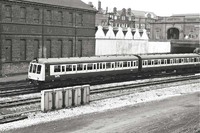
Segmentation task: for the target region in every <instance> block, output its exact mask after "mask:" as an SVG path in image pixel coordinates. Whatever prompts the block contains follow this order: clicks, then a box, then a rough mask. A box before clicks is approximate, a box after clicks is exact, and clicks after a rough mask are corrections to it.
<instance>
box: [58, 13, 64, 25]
mask: <svg viewBox="0 0 200 133" xmlns="http://www.w3.org/2000/svg"><path fill="white" fill-rule="evenodd" d="M58 24H59V25H62V24H63V12H62V11H59V12H58Z"/></svg>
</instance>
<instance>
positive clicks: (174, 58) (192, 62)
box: [140, 54, 200, 73]
mask: <svg viewBox="0 0 200 133" xmlns="http://www.w3.org/2000/svg"><path fill="white" fill-rule="evenodd" d="M140 57H141V60H142V61H141V67H142V68H141V69H142V71H143V72H152V73H153V72H154V73H155V71H157V72H163V71H165V72H169V71H176V72H178V71H179V72H181V71H185V70H190V68H191V69H193V70H195V69H196V70H198V69H199V68H200V55H198V54H157V55H141V56H140ZM185 72H186V71H185Z"/></svg>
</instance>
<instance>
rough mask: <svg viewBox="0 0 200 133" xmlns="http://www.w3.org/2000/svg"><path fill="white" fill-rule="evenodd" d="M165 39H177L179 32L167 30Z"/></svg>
mask: <svg viewBox="0 0 200 133" xmlns="http://www.w3.org/2000/svg"><path fill="white" fill-rule="evenodd" d="M167 39H179V30H178V29H177V28H170V29H168V31H167Z"/></svg>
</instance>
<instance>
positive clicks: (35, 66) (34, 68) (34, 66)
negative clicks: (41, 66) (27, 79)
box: [33, 65, 37, 73]
mask: <svg viewBox="0 0 200 133" xmlns="http://www.w3.org/2000/svg"><path fill="white" fill-rule="evenodd" d="M36 69H37V65H33V73H36Z"/></svg>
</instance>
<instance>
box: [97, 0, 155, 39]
mask: <svg viewBox="0 0 200 133" xmlns="http://www.w3.org/2000/svg"><path fill="white" fill-rule="evenodd" d="M156 19H157V16H156V15H155V14H154V13H153V12H146V11H138V10H132V9H131V8H128V9H125V8H123V9H122V10H117V8H116V7H114V8H113V10H112V11H108V8H106V10H103V9H102V8H101V2H100V1H99V2H98V13H97V15H96V26H98V25H101V26H103V27H107V26H108V25H111V26H113V27H114V28H115V27H116V28H117V27H122V28H123V29H124V30H125V31H126V29H127V28H128V27H130V28H132V29H135V28H138V29H146V30H147V33H148V35H149V34H150V28H151V27H150V23H153V22H155V20H156ZM149 36H150V35H149Z"/></svg>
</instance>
